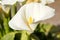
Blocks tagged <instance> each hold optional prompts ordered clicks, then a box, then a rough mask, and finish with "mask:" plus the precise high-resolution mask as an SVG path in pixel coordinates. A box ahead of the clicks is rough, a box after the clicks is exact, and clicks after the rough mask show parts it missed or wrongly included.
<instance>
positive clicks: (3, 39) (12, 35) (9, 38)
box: [1, 32, 16, 40]
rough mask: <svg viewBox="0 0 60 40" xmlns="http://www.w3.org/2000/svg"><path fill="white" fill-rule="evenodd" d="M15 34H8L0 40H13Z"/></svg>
mask: <svg viewBox="0 0 60 40" xmlns="http://www.w3.org/2000/svg"><path fill="white" fill-rule="evenodd" d="M15 34H16V32H11V33H8V34H6V35H5V36H3V37H2V38H1V40H14V37H15Z"/></svg>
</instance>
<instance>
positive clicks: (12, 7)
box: [11, 5, 16, 17]
mask: <svg viewBox="0 0 60 40" xmlns="http://www.w3.org/2000/svg"><path fill="white" fill-rule="evenodd" d="M15 13H16V7H15V5H13V6H11V17H13V16H14V15H15Z"/></svg>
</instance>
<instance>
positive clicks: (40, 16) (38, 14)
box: [9, 3, 55, 32]
mask: <svg viewBox="0 0 60 40" xmlns="http://www.w3.org/2000/svg"><path fill="white" fill-rule="evenodd" d="M54 15H55V9H53V8H51V7H48V6H45V5H42V4H40V3H29V4H25V5H24V6H22V7H21V8H20V9H19V11H18V12H17V13H16V15H15V16H14V17H13V18H12V19H11V20H10V21H9V26H10V27H11V28H12V29H14V30H27V31H31V32H33V31H34V30H35V28H36V27H37V24H38V21H43V20H47V19H49V18H51V17H53V16H54Z"/></svg>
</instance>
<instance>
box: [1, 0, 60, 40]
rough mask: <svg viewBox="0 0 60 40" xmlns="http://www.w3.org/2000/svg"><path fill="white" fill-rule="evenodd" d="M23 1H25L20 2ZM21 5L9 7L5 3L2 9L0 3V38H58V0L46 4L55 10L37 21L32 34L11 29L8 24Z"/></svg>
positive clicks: (11, 39)
mask: <svg viewBox="0 0 60 40" xmlns="http://www.w3.org/2000/svg"><path fill="white" fill-rule="evenodd" d="M25 3H26V1H25V2H23V3H22V4H23V5H24V4H25ZM21 6H22V5H20V3H16V4H14V5H13V6H11V9H10V7H9V5H6V6H5V10H4V11H3V10H2V6H1V5H0V40H60V0H55V2H54V3H51V4H49V5H48V6H50V7H52V8H54V9H55V10H56V12H55V16H54V17H52V18H51V19H48V20H44V21H42V22H41V23H39V24H38V25H37V28H36V29H35V31H34V32H33V33H32V34H29V32H27V31H25V30H19V31H18V30H13V29H11V28H10V27H9V25H8V22H9V21H10V20H11V18H12V17H13V16H14V15H15V14H16V12H17V11H18V10H19V8H20V7H21Z"/></svg>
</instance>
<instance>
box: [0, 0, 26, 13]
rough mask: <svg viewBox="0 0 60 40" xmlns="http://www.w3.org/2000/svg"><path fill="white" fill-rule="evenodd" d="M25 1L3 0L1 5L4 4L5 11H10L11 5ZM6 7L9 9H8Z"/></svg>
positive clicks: (0, 2)
mask: <svg viewBox="0 0 60 40" xmlns="http://www.w3.org/2000/svg"><path fill="white" fill-rule="evenodd" d="M23 1H25V0H1V1H0V5H1V6H2V9H3V11H5V12H6V13H8V11H9V10H10V8H11V5H14V4H15V3H16V2H23ZM6 5H10V6H6ZM6 9H7V11H6Z"/></svg>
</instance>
